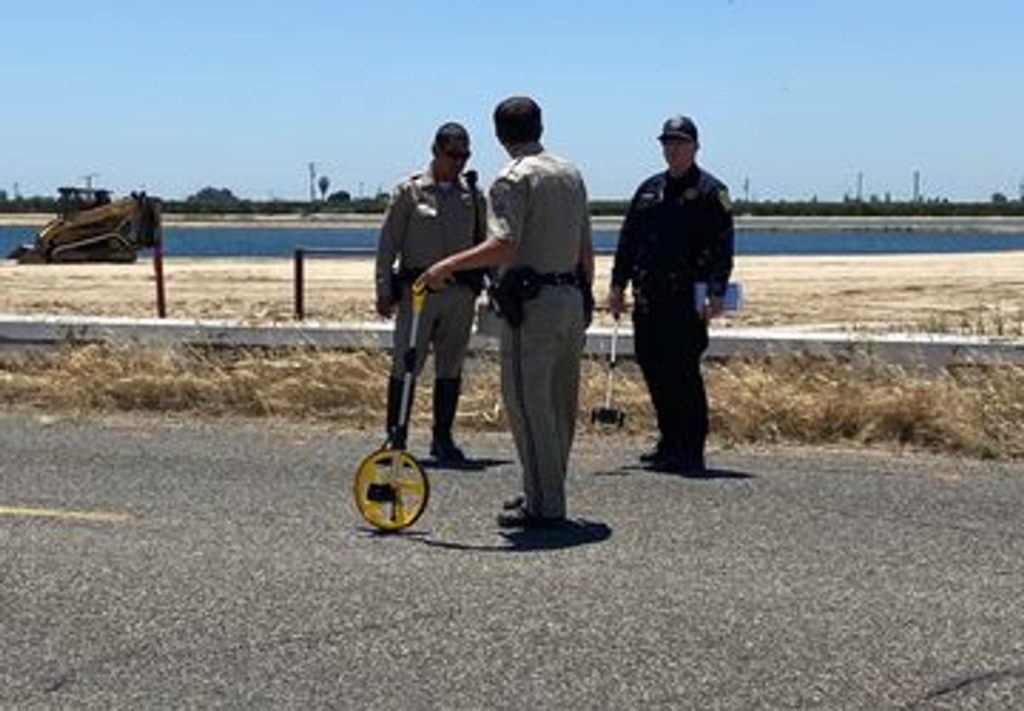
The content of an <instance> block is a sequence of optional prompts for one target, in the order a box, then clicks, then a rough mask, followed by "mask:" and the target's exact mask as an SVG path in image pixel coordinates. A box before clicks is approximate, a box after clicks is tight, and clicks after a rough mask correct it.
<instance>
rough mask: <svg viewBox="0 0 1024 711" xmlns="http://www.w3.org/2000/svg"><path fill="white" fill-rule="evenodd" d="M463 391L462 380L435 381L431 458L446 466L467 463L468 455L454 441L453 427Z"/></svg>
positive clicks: (444, 379) (445, 379) (439, 379)
mask: <svg viewBox="0 0 1024 711" xmlns="http://www.w3.org/2000/svg"><path fill="white" fill-rule="evenodd" d="M461 389H462V378H438V379H437V380H435V381H434V439H433V441H432V442H431V443H430V456H432V457H433V458H434V459H436V460H437V461H438V462H442V463H445V464H464V463H465V462H466V455H465V454H463V453H462V450H461V449H459V448H458V447H456V446H455V442H454V441H453V440H452V425H453V424H454V423H455V410H456V409H457V408H458V406H459V391H460V390H461Z"/></svg>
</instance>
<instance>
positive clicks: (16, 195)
mask: <svg viewBox="0 0 1024 711" xmlns="http://www.w3.org/2000/svg"><path fill="white" fill-rule="evenodd" d="M20 188H21V185H20V184H19V183H18V181H14V193H13V194H14V199H15V200H21V192H19V190H20Z"/></svg>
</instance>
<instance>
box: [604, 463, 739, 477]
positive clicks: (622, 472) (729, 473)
mask: <svg viewBox="0 0 1024 711" xmlns="http://www.w3.org/2000/svg"><path fill="white" fill-rule="evenodd" d="M635 474H658V475H660V476H668V477H675V478H676V479H687V480H689V481H715V480H723V479H733V480H743V479H756V478H757V474H751V473H749V472H741V471H737V470H735V469H720V468H714V467H712V468H710V469H705V470H704V471H702V472H674V471H669V470H665V469H658V468H657V467H650V466H644V465H643V464H626V465H624V466H621V467H619V468H617V469H606V470H604V471H597V472H594V474H593V475H594V476H607V477H613V476H633V475H635Z"/></svg>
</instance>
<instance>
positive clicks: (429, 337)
mask: <svg viewBox="0 0 1024 711" xmlns="http://www.w3.org/2000/svg"><path fill="white" fill-rule="evenodd" d="M431 151H432V154H433V157H432V160H431V162H430V165H429V166H428V167H427V168H426V169H425V170H423V171H422V172H419V173H416V174H414V175H412V176H411V177H410V178H408V179H407V180H404V181H402V182H401V183H399V184H398V186H397V187H396V188H395V189H394V191H393V193H392V196H391V202H390V204H389V205H388V209H387V213H386V214H385V216H384V224H383V226H382V228H381V231H380V237H379V240H378V244H377V260H376V275H375V284H376V292H377V294H376V295H377V312H378V313H379V314H380V315H381V316H384V317H390V316H391V315H392V313H393V312H394V311H395V306H396V305H397V311H398V315H397V317H396V319H395V332H394V351H393V353H394V355H393V359H392V364H391V377H390V378H389V380H388V393H387V423H386V427H387V432H388V437H389V439H392V440H394V439H396V438H397V437H398V433H397V424H398V417H399V408H400V406H401V400H402V379H403V376H404V373H405V358H406V352H407V350H408V348H409V334H410V328H411V325H412V297H411V293H412V289H411V287H412V283H413V282H414V281H415V280H416V278H417V277H419V276H420V274H422V273H423V270H424V269H425V268H426V267H428V266H429V265H431V264H432V263H434V262H436V261H437V260H439V259H441V258H442V257H445V256H447V255H450V254H452V253H454V252H458V251H460V250H463V249H466V248H467V247H470V246H472V245H473V244H474V242H475V241H476V235H477V233H482V227H483V219H484V215H485V214H486V212H485V208H484V204H483V199H482V197H481V196H479V194H478V193H477V191H476V185H475V182H472V181H469V182H467V179H466V176H463V175H461V173H462V169H463V168H464V167H465V164H466V161H467V160H468V159H469V156H470V151H469V134H468V133H467V131H466V129H465V128H463V127H462V126H461V125H459V124H457V123H446V124H444V125H443V126H441V127H440V128H438V130H437V133H436V134H435V136H434V143H433V146H432V148H431ZM473 177H475V176H473ZM477 226H479V229H478V228H477ZM396 261H397V270H396V264H395V263H396ZM477 279H478V276H477V275H471V274H467V275H464V276H463V277H462V278H460V279H459V280H457V282H456V283H455V284H454V285H453V286H452V288H450V289H445V290H444V291H443V292H438V293H436V294H430V295H428V297H427V299H426V300H425V301H424V305H423V310H422V312H421V314H420V323H419V330H418V333H417V339H416V341H417V342H416V356H417V358H416V364H415V374H416V375H419V373H420V372H421V371H422V369H423V364H424V362H425V359H426V356H427V346H428V345H429V346H430V347H432V348H433V352H434V373H435V379H434V403H433V405H434V412H433V414H434V421H433V439H432V441H431V445H430V454H431V456H433V457H435V458H436V459H437V460H438V461H439V462H440V463H446V464H454V465H459V464H462V463H464V461H465V455H464V454H463V452H462V450H461V449H459V447H458V446H456V444H455V441H454V439H453V438H452V426H453V424H454V422H455V411H456V409H457V407H458V402H459V392H460V390H461V387H462V366H463V362H464V360H465V357H466V349H467V346H468V344H469V335H470V329H471V328H472V325H473V315H474V304H475V302H476V297H477V295H478V294H479V283H478V282H477ZM410 395H411V393H410ZM409 407H410V409H411V408H412V398H411V396H410V402H409ZM391 444H392V446H395V447H399V448H404V447H405V444H406V443H405V442H404V441H401V442H399V441H392V442H391Z"/></svg>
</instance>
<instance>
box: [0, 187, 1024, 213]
mask: <svg viewBox="0 0 1024 711" xmlns="http://www.w3.org/2000/svg"><path fill="white" fill-rule="evenodd" d="M161 202H162V204H163V210H164V212H165V213H168V214H201V215H214V214H234V215H289V214H292V215H309V214H313V213H319V214H378V213H381V212H383V211H384V209H385V208H386V207H387V202H388V193H386V192H379V193H378V194H377V195H374V196H373V197H357V198H353V197H352V195H351V194H350V193H349V192H347V191H345V190H338V191H335V192H333V193H331V194H329V195H326V196H325V197H324V198H323V199H322V200H315V201H312V202H311V201H309V200H281V199H268V200H252V199H248V198H241V197H238V196H236V195H235V194H234V193H233V192H232V191H231V190H229V189H228V188H215V187H212V186H208V187H204V188H202V189H201V190H198V191H197V192H195V193H194V194H192V195H189V196H188V197H186V198H185V199H184V200H175V199H168V200H162V201H161ZM628 207H629V201H628V200H592V201H591V202H590V214H591V215H593V216H595V217H599V216H621V215H624V214H625V213H626V209H627V208H628ZM733 211H734V212H735V213H736V214H737V215H751V216H758V217H769V216H783V217H800V216H807V217H891V216H911V217H918V216H935V217H955V216H971V217H1000V216H1024V200H1012V199H1010V198H1008V197H1007V196H1006V195H1004V194H1002V193H993V194H992V196H991V198H990V199H989V201H988V202H977V201H975V202H952V201H950V200H946V199H942V198H930V199H924V200H917V201H913V200H892V199H891V198H889V197H888V196H886V197H884V198H879V197H878V196H875V195H872V196H870V197H869V198H868V199H866V200H859V199H856V198H851V197H849V196H847V197H846V198H844V199H843V200H841V201H826V200H818V199H817V198H812V199H810V200H758V201H753V200H751V201H746V200H736V201H734V203H733ZM53 212H57V198H56V197H45V196H20V195H19V196H14V197H10V196H9V195H8V194H7V192H6V191H4V190H0V213H53Z"/></svg>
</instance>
